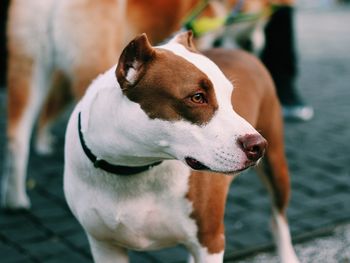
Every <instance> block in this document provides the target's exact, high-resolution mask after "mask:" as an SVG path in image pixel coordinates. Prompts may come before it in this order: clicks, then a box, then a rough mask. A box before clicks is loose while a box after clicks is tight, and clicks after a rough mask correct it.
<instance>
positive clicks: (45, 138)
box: [35, 131, 56, 155]
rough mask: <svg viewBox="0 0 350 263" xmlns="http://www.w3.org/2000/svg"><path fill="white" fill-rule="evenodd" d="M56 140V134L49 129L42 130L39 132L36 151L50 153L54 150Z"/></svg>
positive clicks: (42, 153)
mask: <svg viewBox="0 0 350 263" xmlns="http://www.w3.org/2000/svg"><path fill="white" fill-rule="evenodd" d="M55 142H56V138H55V136H53V135H52V134H51V133H50V132H49V131H42V132H40V133H38V136H37V138H36V141H35V151H36V152H37V153H38V154H40V155H50V154H52V153H53V152H54V145H55Z"/></svg>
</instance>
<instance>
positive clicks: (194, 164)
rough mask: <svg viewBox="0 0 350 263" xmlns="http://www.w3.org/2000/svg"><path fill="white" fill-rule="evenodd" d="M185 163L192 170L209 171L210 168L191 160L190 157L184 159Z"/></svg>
mask: <svg viewBox="0 0 350 263" xmlns="http://www.w3.org/2000/svg"><path fill="white" fill-rule="evenodd" d="M185 161H186V163H187V165H188V166H189V167H191V168H192V169H193V170H199V171H202V170H210V168H209V167H208V166H206V165H204V164H202V163H201V162H200V161H198V160H196V159H194V158H191V157H186V158H185Z"/></svg>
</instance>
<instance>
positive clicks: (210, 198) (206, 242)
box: [187, 171, 232, 254]
mask: <svg viewBox="0 0 350 263" xmlns="http://www.w3.org/2000/svg"><path fill="white" fill-rule="evenodd" d="M231 179H232V178H231V177H229V176H223V175H221V174H216V173H209V172H199V171H192V174H191V176H190V180H189V191H188V193H187V198H188V199H189V200H190V201H191V202H192V204H193V213H192V214H191V217H192V218H193V219H194V220H195V221H196V223H197V226H198V233H197V236H198V239H199V242H200V243H201V245H202V246H204V247H206V248H207V249H208V252H209V253H210V254H214V253H219V252H222V251H223V250H224V248H225V238H224V212H225V204H226V196H227V192H228V189H229V185H230V181H231Z"/></svg>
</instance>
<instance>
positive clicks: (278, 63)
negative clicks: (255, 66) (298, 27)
mask: <svg viewBox="0 0 350 263" xmlns="http://www.w3.org/2000/svg"><path fill="white" fill-rule="evenodd" d="M296 50H297V49H296V43H295V31H294V7H293V6H292V5H279V6H277V7H276V11H275V12H274V13H273V14H272V16H271V18H270V20H269V22H268V23H267V25H266V28H265V47H264V49H263V51H262V54H261V59H262V61H263V62H264V64H265V65H266V67H267V68H268V69H269V71H270V73H271V75H272V78H273V79H274V81H275V84H276V88H277V94H278V98H279V100H280V102H281V104H282V106H283V113H284V117H285V118H286V119H288V118H292V119H296V120H304V121H305V120H310V119H311V118H312V117H313V109H312V108H311V107H309V106H306V105H305V103H304V101H303V100H302V99H301V97H300V95H299V94H298V90H297V88H296V86H295V85H296V78H297V74H298V72H297V70H298V59H297V51H296Z"/></svg>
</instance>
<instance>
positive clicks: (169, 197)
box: [72, 161, 197, 250]
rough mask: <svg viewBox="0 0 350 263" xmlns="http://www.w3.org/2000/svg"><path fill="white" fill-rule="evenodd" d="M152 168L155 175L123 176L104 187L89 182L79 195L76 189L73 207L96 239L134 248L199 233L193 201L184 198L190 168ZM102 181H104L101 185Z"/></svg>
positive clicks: (177, 165) (176, 164)
mask: <svg viewBox="0 0 350 263" xmlns="http://www.w3.org/2000/svg"><path fill="white" fill-rule="evenodd" d="M154 170H156V171H155V173H156V174H149V175H148V177H147V179H146V180H144V179H140V178H139V179H138V178H137V177H135V178H129V181H128V182H127V181H126V180H124V179H126V178H122V182H110V183H109V186H111V187H106V188H105V189H97V188H96V187H94V186H93V187H91V186H90V185H85V186H86V188H85V187H84V189H81V192H80V193H77V192H75V197H74V202H75V205H73V209H74V210H75V213H76V214H77V215H78V218H80V221H81V223H82V225H84V227H85V229H86V230H87V231H88V232H89V233H90V234H91V235H93V236H94V237H95V238H98V239H102V240H104V239H108V240H111V241H112V242H113V243H115V244H117V245H120V246H123V247H128V248H131V249H135V250H149V249H157V248H162V247H167V246H170V245H175V244H177V243H179V242H181V241H183V240H187V239H188V237H189V236H191V235H193V237H195V236H196V232H197V227H196V225H195V222H194V220H193V219H191V217H190V214H191V212H192V204H191V203H190V201H189V200H188V199H187V198H186V193H187V192H188V178H189V175H190V173H189V170H188V168H187V167H185V166H184V165H183V164H181V163H179V162H177V161H167V162H164V163H163V164H162V165H160V166H159V167H157V168H156V169H154ZM150 173H152V171H151V172H150ZM118 180H119V179H118ZM138 180H139V181H138ZM72 183H73V182H72ZM100 183H101V182H100ZM113 183H116V184H118V186H117V187H113ZM124 183H125V184H124ZM101 185H105V184H104V182H102V184H100V185H99V186H97V187H101ZM113 189H114V190H113ZM96 191H98V194H97V192H96ZM78 196H79V197H78ZM92 196H93V197H94V198H91V197H92ZM77 198H79V199H80V201H79V202H78V203H76V201H77ZM189 233H191V234H189Z"/></svg>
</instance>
